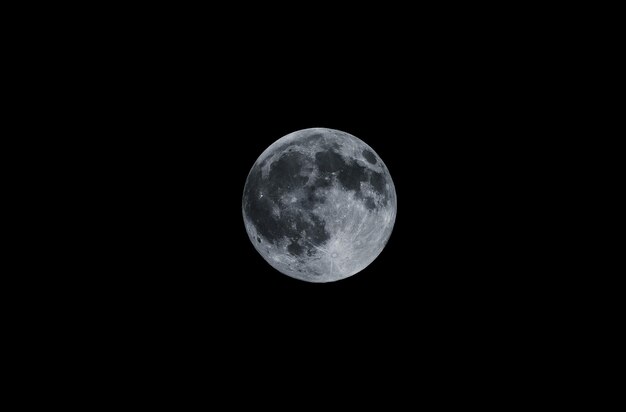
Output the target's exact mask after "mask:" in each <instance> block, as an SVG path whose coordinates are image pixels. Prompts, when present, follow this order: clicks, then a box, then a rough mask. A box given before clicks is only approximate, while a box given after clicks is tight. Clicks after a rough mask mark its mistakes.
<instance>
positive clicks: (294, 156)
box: [242, 128, 397, 283]
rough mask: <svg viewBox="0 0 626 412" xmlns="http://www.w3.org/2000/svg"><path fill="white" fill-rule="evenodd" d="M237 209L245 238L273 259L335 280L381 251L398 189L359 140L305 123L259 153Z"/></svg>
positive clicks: (292, 272) (293, 271)
mask: <svg viewBox="0 0 626 412" xmlns="http://www.w3.org/2000/svg"><path fill="white" fill-rule="evenodd" d="M242 212H243V221H244V225H245V228H246V231H247V233H248V236H249V237H250V241H251V242H252V244H253V245H254V247H255V248H256V250H257V251H258V252H259V254H260V255H261V256H262V257H263V258H264V259H265V260H266V261H267V262H268V263H269V264H270V265H271V266H272V267H274V268H275V269H276V270H278V271H279V272H281V273H283V274H285V275H287V276H290V277H292V278H296V279H300V280H303V281H307V282H317V283H322V282H334V281H337V280H340V279H345V278H347V277H349V276H352V275H354V274H356V273H358V272H360V271H362V270H363V269H365V268H366V267H367V266H368V265H369V264H370V263H372V262H373V261H374V260H375V259H376V257H378V255H379V254H380V253H381V252H382V250H383V249H384V247H385V245H386V243H387V241H388V239H389V236H390V235H391V232H392V229H393V225H394V223H395V219H396V213H397V199H396V190H395V186H394V184H393V181H392V180H391V175H390V174H389V171H388V170H387V167H386V166H385V164H384V163H383V161H382V159H381V158H380V157H379V156H378V155H377V154H376V152H375V151H374V150H373V149H372V148H371V147H369V146H368V145H367V144H365V142H363V141H362V140H360V139H358V138H357V137H355V136H353V135H351V134H349V133H346V132H342V131H339V130H334V129H327V128H311V129H303V130H298V131H295V132H293V133H290V134H288V135H286V136H283V137H282V138H280V139H278V140H277V141H276V142H274V143H273V144H272V145H270V146H269V147H268V148H267V149H266V150H265V151H264V152H263V153H262V154H261V155H260V156H259V158H258V159H257V161H256V162H255V163H254V165H253V166H252V169H251V170H250V173H249V174H248V177H247V179H246V183H245V187H244V191H243V197H242Z"/></svg>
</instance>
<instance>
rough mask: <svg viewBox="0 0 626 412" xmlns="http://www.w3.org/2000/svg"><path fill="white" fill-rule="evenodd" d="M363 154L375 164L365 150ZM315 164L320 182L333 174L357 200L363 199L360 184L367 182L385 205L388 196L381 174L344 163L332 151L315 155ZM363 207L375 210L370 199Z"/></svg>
mask: <svg viewBox="0 0 626 412" xmlns="http://www.w3.org/2000/svg"><path fill="white" fill-rule="evenodd" d="M365 152H367V153H369V154H370V155H371V156H372V157H373V160H374V161H373V162H372V161H370V163H376V157H375V156H374V154H373V153H372V152H370V151H368V150H367V149H366V150H364V151H363V153H364V155H365ZM315 162H316V164H317V166H318V168H319V171H320V177H321V180H324V178H327V177H332V176H333V173H335V175H336V176H337V180H338V181H339V183H340V184H341V185H342V186H343V187H344V188H345V189H346V190H352V191H354V192H355V197H356V198H357V199H364V196H363V193H362V192H361V182H367V181H369V182H370V184H371V185H372V187H373V188H374V190H375V191H376V192H378V193H379V194H380V195H381V197H382V199H383V204H387V201H388V198H389V194H388V192H387V186H386V181H385V176H384V175H383V174H382V173H378V172H375V171H373V170H370V169H368V168H366V167H364V166H361V165H360V164H358V163H356V162H354V161H346V159H345V158H344V157H343V156H341V154H339V153H337V152H336V151H335V150H333V149H328V150H325V151H322V152H318V153H316V154H315ZM328 180H330V179H328ZM328 180H326V181H328ZM365 205H366V206H367V208H368V209H370V210H373V209H374V208H375V204H374V201H373V200H372V199H371V198H368V199H367V200H366V201H365Z"/></svg>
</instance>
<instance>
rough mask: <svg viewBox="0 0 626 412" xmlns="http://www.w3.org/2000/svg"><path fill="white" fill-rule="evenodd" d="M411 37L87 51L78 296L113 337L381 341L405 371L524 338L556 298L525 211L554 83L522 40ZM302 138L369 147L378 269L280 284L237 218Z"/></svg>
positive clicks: (179, 33) (408, 33)
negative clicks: (421, 354) (280, 152)
mask: <svg viewBox="0 0 626 412" xmlns="http://www.w3.org/2000/svg"><path fill="white" fill-rule="evenodd" d="M424 19H426V18H424ZM422 20H423V19H422ZM426 20H428V19H426ZM444 20H445V19H444ZM460 20H462V19H460ZM440 22H441V21H440ZM440 22H438V23H440ZM413 23H415V22H412V24H398V25H390V26H391V28H390V29H388V31H385V33H384V35H382V34H381V31H380V30H372V29H371V27H369V26H368V27H356V28H350V29H346V30H345V31H341V30H340V27H341V26H340V25H333V24H332V22H330V23H329V22H326V23H324V24H325V25H326V26H324V27H322V26H320V25H315V24H314V25H313V26H310V25H308V24H307V23H304V22H302V23H300V24H299V25H298V26H297V27H298V28H299V29H300V28H301V29H302V30H301V31H299V33H304V34H306V35H305V36H303V37H299V38H298V39H296V40H295V41H289V35H288V34H289V31H285V30H283V29H284V27H285V24H286V23H285V22H283V23H280V24H277V25H275V26H274V27H277V28H278V30H275V31H272V30H267V31H265V30H260V31H253V32H252V33H249V34H247V35H235V34H232V33H231V32H230V31H229V30H224V29H223V28H217V26H215V27H214V26H212V25H209V24H206V22H203V23H202V24H182V23H181V24H176V25H175V26H173V27H172V28H171V29H170V28H168V27H165V26H163V25H162V24H160V23H158V22H157V23H154V24H156V25H157V26H158V30H156V29H155V30H148V29H145V27H144V26H143V25H142V26H141V27H142V29H141V30H138V32H137V33H131V34H129V35H126V36H120V37H119V38H117V39H116V40H115V41H113V42H112V41H111V37H107V36H104V37H103V39H102V40H95V41H93V42H92V43H91V44H90V48H89V49H88V50H89V51H91V52H89V53H86V54H85V58H84V59H82V63H81V64H82V65H81V66H80V68H79V69H76V72H77V73H79V74H80V76H82V77H85V78H86V79H87V80H88V82H86V83H85V84H86V86H85V87H84V89H83V90H82V92H81V93H82V94H83V95H85V96H89V97H91V98H92V97H93V96H97V97H98V99H99V103H98V105H97V106H93V107H92V106H87V107H86V108H83V109H82V110H83V111H85V114H84V115H83V116H82V119H83V120H84V121H85V122H84V124H85V125H86V130H89V131H90V133H93V132H94V129H95V135H97V136H98V137H97V138H95V139H94V141H95V142H96V143H95V145H94V144H92V142H89V147H90V149H91V150H92V154H93V157H86V158H85V160H84V161H85V162H86V163H89V162H91V161H92V159H93V160H94V162H96V159H97V161H98V163H97V164H98V165H99V166H101V167H100V170H99V177H98V179H97V181H98V182H99V183H101V185H102V186H99V187H104V188H105V191H103V193H105V194H98V195H96V199H95V204H96V205H97V207H98V208H99V210H100V212H98V213H96V214H95V216H96V217H97V221H98V223H97V225H98V228H100V229H99V230H102V244H103V246H102V247H101V248H98V250H97V252H96V253H98V258H97V259H93V258H92V259H91V260H89V262H90V265H92V266H93V265H94V262H96V263H95V265H96V268H95V269H94V270H95V271H96V272H98V273H99V275H98V276H95V279H96V280H95V281H94V280H93V278H90V280H88V281H87V280H86V281H84V282H85V284H86V285H87V284H88V286H89V291H90V292H88V293H87V294H84V295H83V298H84V299H85V300H87V301H89V300H90V299H92V298H93V299H94V301H97V302H102V301H104V302H106V303H105V304H103V305H101V306H102V307H101V309H100V316H101V319H103V322H106V323H110V324H111V326H114V327H115V328H116V330H120V328H121V330H123V331H124V333H127V334H129V335H130V336H136V337H138V338H139V341H140V342H143V343H146V342H155V341H159V339H162V340H163V342H169V343H170V344H172V345H174V346H176V345H177V344H176V343H175V342H174V341H180V342H181V344H183V343H184V345H189V346H190V347H191V348H192V350H191V353H198V350H200V348H201V347H203V346H212V347H214V346H215V345H217V347H218V348H219V350H225V351H226V350H231V349H232V348H237V349H236V350H237V353H238V356H244V357H246V358H248V357H249V359H258V358H259V357H260V358H264V356H265V355H263V356H261V355H259V356H256V355H257V354H258V353H257V351H262V349H260V348H263V347H265V345H264V344H267V347H271V348H274V349H276V348H278V349H280V350H281V351H283V352H281V357H285V356H286V357H287V358H288V357H289V356H291V355H293V356H297V355H298V354H308V355H310V354H319V353H323V354H329V353H337V352H339V353H342V354H344V355H346V356H348V354H347V353H346V349H345V348H349V347H351V346H352V347H365V348H366V350H369V351H373V352H375V351H376V346H375V345H377V344H378V343H380V342H382V343H383V345H384V346H385V347H386V352H385V353H386V354H387V356H392V357H393V356H394V354H396V353H397V354H398V356H409V357H410V356H414V355H416V351H415V347H425V348H426V349H424V350H426V351H434V352H438V351H444V352H446V351H448V350H450V351H460V350H461V351H462V350H465V351H473V350H494V351H496V350H497V348H494V347H492V346H491V345H492V344H493V343H494V342H495V345H496V347H497V346H500V347H506V345H505V344H503V343H502V342H509V341H513V340H514V341H515V342H520V341H523V340H524V339H525V338H524V336H521V335H520V334H519V331H520V330H523V328H525V327H528V326H529V325H530V324H531V323H532V322H533V319H536V317H537V316H539V313H538V312H539V309H538V308H539V307H542V305H545V298H546V297H547V296H548V294H549V293H551V290H552V288H553V286H554V285H553V284H552V283H547V281H546V278H545V277H544V276H542V273H543V272H542V271H545V270H549V269H550V268H549V267H548V268H546V267H544V266H540V265H539V263H538V261H537V259H536V257H537V256H542V255H544V254H547V253H549V249H547V248H546V246H545V243H543V244H540V245H537V243H536V242H534V240H533V239H534V237H535V236H537V234H536V233H534V232H533V230H534V229H533V227H534V225H535V222H536V220H535V216H536V215H537V213H538V211H539V210H540V208H541V207H542V206H543V205H542V203H541V201H539V200H537V198H536V197H529V196H527V193H528V191H529V190H531V189H532V190H544V189H541V188H536V187H533V188H531V187H529V183H528V179H529V177H531V178H532V177H534V174H535V171H534V170H535V168H536V167H537V162H539V161H541V157H542V156H544V155H543V153H545V152H547V150H545V145H544V143H543V142H544V139H543V137H545V134H546V133H549V132H550V130H546V129H545V128H543V125H542V120H543V119H544V118H545V117H546V116H548V115H549V106H550V99H551V96H550V91H549V90H547V91H546V89H545V88H544V89H541V90H539V88H540V85H543V83H540V81H541V80H542V78H545V77H546V76H548V77H549V76H551V75H552V74H551V73H550V72H549V68H546V67H545V65H539V64H537V63H536V60H531V59H528V58H526V57H525V53H527V49H526V46H525V44H524V42H523V41H521V39H520V37H519V36H518V35H517V34H518V33H516V32H515V31H512V32H509V33H507V34H506V35H504V34H503V33H505V31H504V28H502V27H494V28H491V29H485V30H483V29H481V28H480V27H474V26H472V25H471V24H469V23H468V24H465V25H456V24H452V23H450V22H444V23H443V24H438V23H437V24H436V23H432V24H413ZM422 23H426V22H425V21H424V22H422ZM503 25H506V24H504V23H503ZM470 26H471V27H470ZM129 27H131V28H132V27H133V26H132V25H131V26H129ZM468 27H470V28H471V30H470V29H468ZM281 28H283V29H281ZM385 30H387V29H385ZM131 32H132V30H131ZM320 33H326V35H325V36H324V35H320ZM94 50H95V51H96V52H93V51H94ZM533 53H535V54H536V53H541V50H540V49H534V50H533ZM81 101H82V100H81V99H80V94H79V98H78V103H80V102H81ZM309 127H328V128H335V129H339V130H342V131H345V132H348V133H351V134H353V135H355V136H357V137H359V138H360V139H362V140H364V141H365V142H366V143H367V144H369V145H370V146H371V147H372V148H373V149H374V150H375V151H376V152H377V153H378V155H379V156H380V157H381V158H382V159H383V161H384V162H385V164H386V165H387V167H388V169H389V171H390V173H391V176H392V178H393V180H394V183H395V186H396V191H397V196H398V215H397V219H396V222H395V227H394V230H393V233H392V235H391V238H390V240H389V242H388V244H387V246H386V247H385V249H384V250H383V252H382V253H381V255H380V256H379V257H378V258H377V259H376V260H375V261H374V262H373V263H372V264H371V265H370V266H369V267H367V268H366V269H365V270H363V271H362V272H361V273H359V274H357V275H355V276H353V277H351V278H348V279H346V280H342V281H340V282H336V283H330V284H310V283H305V282H302V281H298V280H295V279H291V278H289V277H287V276H284V275H282V274H280V273H279V272H277V271H276V270H274V269H273V268H271V267H270V266H269V265H268V264H267V263H266V262H265V261H264V260H263V259H262V257H261V256H260V255H259V254H258V253H257V252H256V250H255V249H254V247H253V245H252V244H251V243H250V241H249V239H248V237H247V234H246V232H245V229H244V225H243V220H242V215H241V195H242V192H243V187H244V184H245V179H246V176H247V174H248V172H249V170H250V168H251V167H252V165H253V163H254V161H255V160H256V159H257V157H258V156H259V155H260V154H261V152H262V151H263V150H265V148H267V147H268V146H269V145H270V144H271V143H272V142H274V141H275V140H277V139H279V138H280V137H282V136H284V135H286V134H288V133H290V132H292V131H295V130H298V129H303V128H309ZM529 153H532V156H529ZM529 315H530V316H529ZM146 337H148V338H146ZM375 342H376V343H375ZM459 342H463V345H462V346H458V343H459ZM472 342H475V346H473V345H474V343H472ZM485 342H487V343H485ZM498 342H500V344H498ZM355 345H356V346H355ZM148 346H149V345H148ZM396 349H397V351H396ZM219 350H218V352H219ZM352 356H355V357H356V356H357V355H356V354H354V353H353V355H352Z"/></svg>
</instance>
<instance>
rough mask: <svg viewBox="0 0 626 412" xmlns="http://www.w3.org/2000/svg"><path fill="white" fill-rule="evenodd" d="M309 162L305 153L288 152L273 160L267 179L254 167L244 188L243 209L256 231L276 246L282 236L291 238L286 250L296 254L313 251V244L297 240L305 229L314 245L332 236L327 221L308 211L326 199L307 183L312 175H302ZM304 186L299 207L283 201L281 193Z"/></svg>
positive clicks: (320, 243)
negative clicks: (325, 225)
mask: <svg viewBox="0 0 626 412" xmlns="http://www.w3.org/2000/svg"><path fill="white" fill-rule="evenodd" d="M307 164H308V160H307V158H306V156H305V155H303V154H301V153H298V152H286V153H284V154H282V155H281V156H280V157H279V158H278V159H277V160H276V161H275V162H274V163H272V165H271V166H270V171H269V175H268V177H267V179H263V177H262V174H261V168H260V167H255V168H254V169H253V170H252V171H251V173H250V175H249V176H248V180H247V183H246V186H245V188H244V212H245V214H246V216H247V217H248V219H249V220H250V221H251V222H252V223H253V225H254V227H255V228H256V230H257V232H258V233H259V234H260V235H261V236H262V237H263V238H264V239H265V240H266V241H268V242H270V243H272V244H274V245H277V244H278V242H279V241H280V240H282V239H289V240H290V244H289V245H288V247H287V250H288V251H289V253H290V254H292V255H294V256H303V255H304V253H305V252H307V254H308V255H311V253H312V251H311V249H312V248H313V246H312V245H311V244H305V245H302V244H299V243H298V241H299V239H300V238H301V237H302V235H301V234H302V232H306V240H308V241H309V242H310V243H312V244H313V245H322V244H324V243H325V242H326V241H328V240H329V239H330V234H329V233H328V232H327V231H326V229H325V227H324V222H323V221H322V220H321V219H319V218H318V217H317V216H315V215H312V214H309V213H307V212H308V211H310V210H311V209H313V207H314V206H315V205H316V204H317V203H319V202H323V201H324V200H325V199H324V197H323V196H320V195H318V194H316V193H315V185H313V186H305V184H306V183H307V182H308V181H309V177H308V176H301V172H302V170H303V168H304V167H305V166H306V165H307ZM322 184H325V183H322ZM302 187H306V190H305V196H304V197H303V198H302V199H299V202H300V203H299V205H298V206H300V207H296V208H293V207H287V205H283V204H281V201H280V197H281V195H283V194H285V193H288V192H290V191H293V190H295V189H299V188H302ZM261 194H263V196H262V197H261ZM275 207H277V208H278V209H279V211H280V217H279V216H277V215H276V214H275V213H274V208H275ZM305 215H306V216H305ZM307 216H308V219H307Z"/></svg>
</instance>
